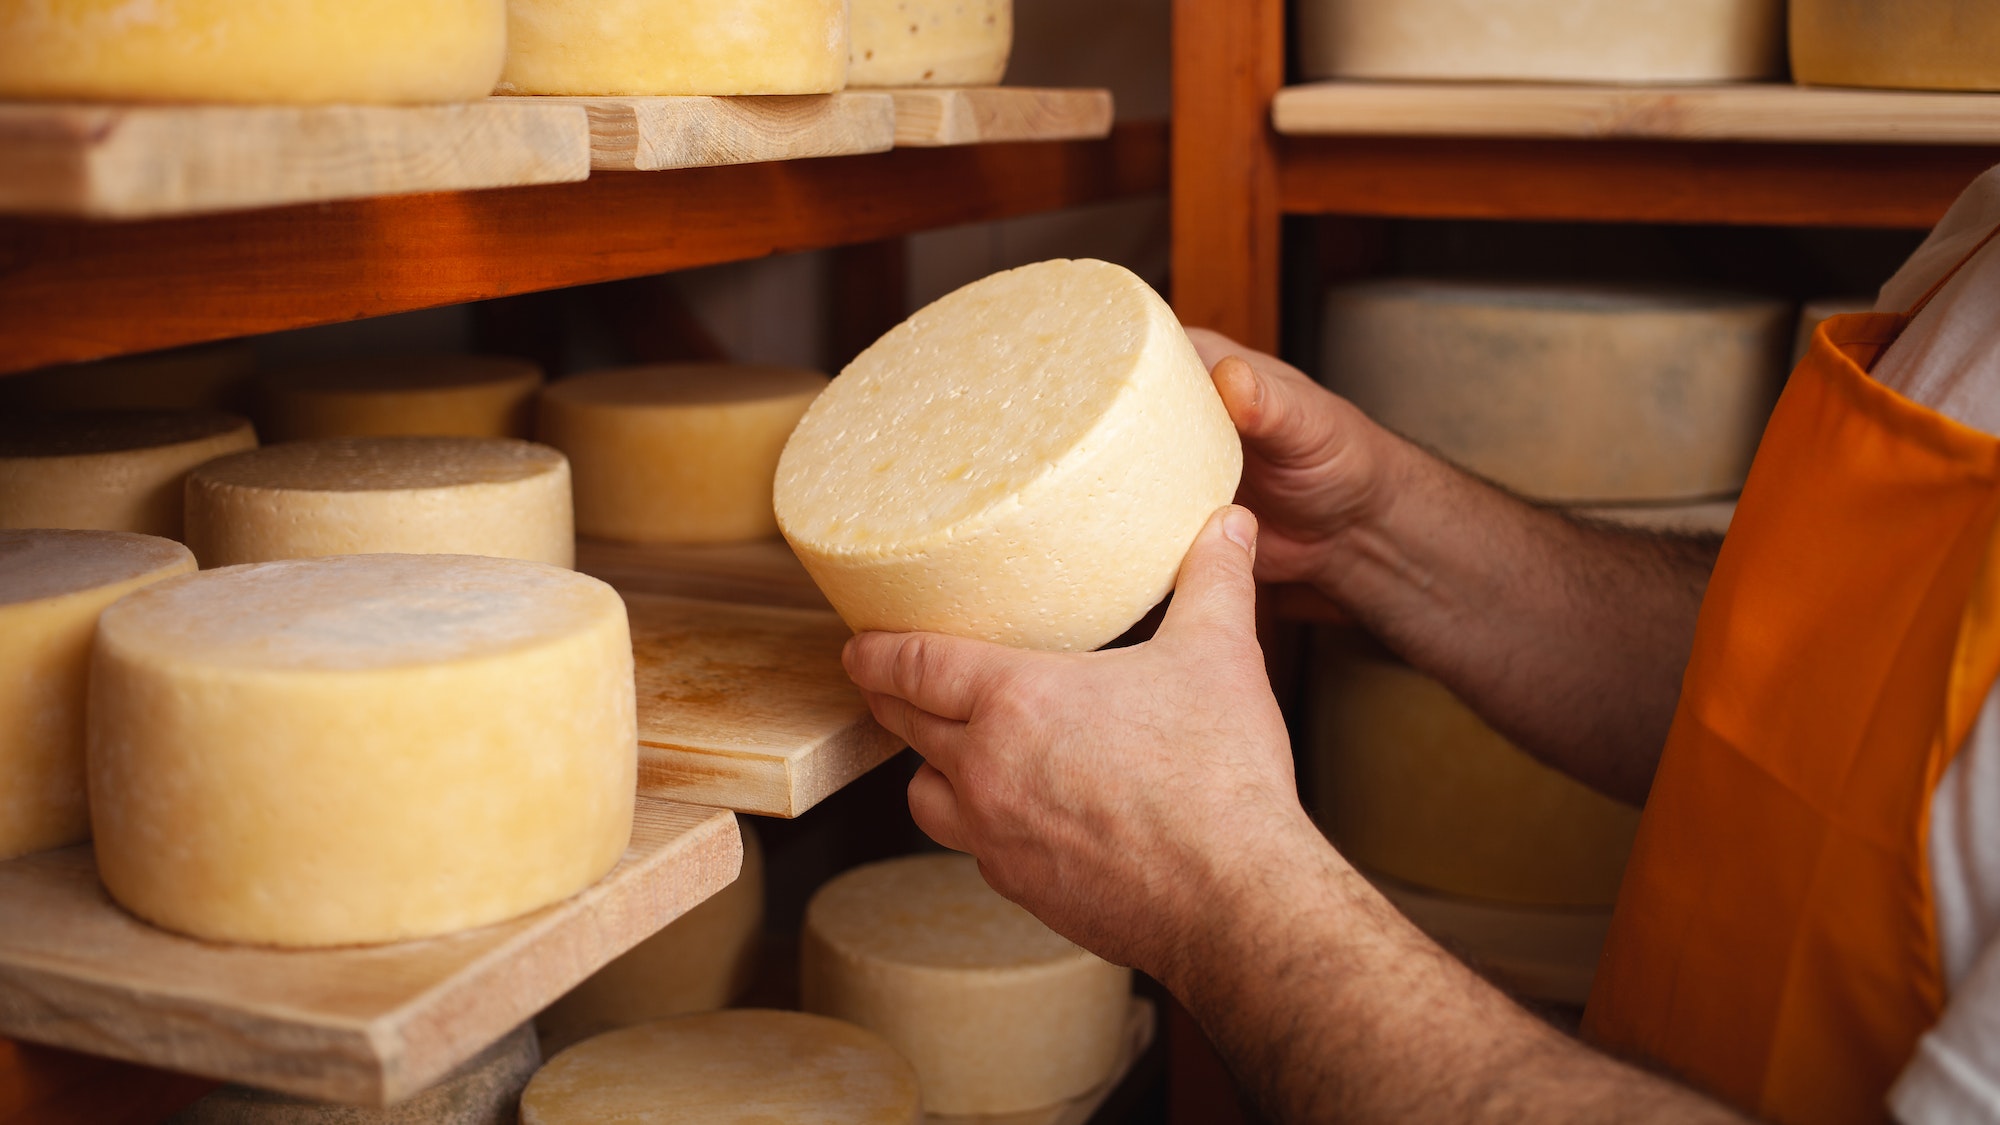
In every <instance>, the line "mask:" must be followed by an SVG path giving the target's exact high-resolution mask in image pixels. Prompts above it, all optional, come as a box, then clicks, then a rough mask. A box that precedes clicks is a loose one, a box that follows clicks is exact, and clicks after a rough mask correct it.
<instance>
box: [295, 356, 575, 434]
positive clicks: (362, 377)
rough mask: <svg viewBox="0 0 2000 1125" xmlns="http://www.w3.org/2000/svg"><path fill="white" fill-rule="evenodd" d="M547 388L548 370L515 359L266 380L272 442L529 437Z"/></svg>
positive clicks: (396, 361) (404, 363) (341, 367)
mask: <svg viewBox="0 0 2000 1125" xmlns="http://www.w3.org/2000/svg"><path fill="white" fill-rule="evenodd" d="M541 385H542V370H541V368H539V367H537V366H535V365H534V364H532V363H530V362H528V361H527V360H525V359H513V358H510V357H507V356H477V355H393V356H365V357H354V358H349V359H339V360H324V361H321V362H318V363H312V364H307V365H304V366H300V367H294V368H291V369H289V370H286V371H281V372H278V373H276V374H274V375H272V376H271V377H270V378H268V379H267V380H265V384H264V401H265V415H264V421H265V425H264V426H263V429H264V430H265V432H266V436H267V437H268V439H269V440H271V441H309V440H313V439H316V438H337V437H395V436H413V437H446V436H450V437H493V438H507V437H511V438H524V437H527V436H528V433H529V431H530V429H531V421H532V418H533V414H534V401H535V391H536V390H537V389H538V388H539V387H540V386H541Z"/></svg>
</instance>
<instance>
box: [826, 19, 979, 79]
mask: <svg viewBox="0 0 2000 1125" xmlns="http://www.w3.org/2000/svg"><path fill="white" fill-rule="evenodd" d="M851 11H852V20H853V23H852V30H851V32H850V37H851V43H850V45H849V51H850V58H849V61H848V65H847V84H848V85H849V86H856V87H867V86H997V85H999V83H1000V78H1001V76H1002V75H1004V74H1006V73H1007V56H1008V54H1009V53H1010V52H1011V51H1012V50H1013V47H1014V0H853V5H852V9H851Z"/></svg>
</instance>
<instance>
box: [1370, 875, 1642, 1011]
mask: <svg viewBox="0 0 2000 1125" xmlns="http://www.w3.org/2000/svg"><path fill="white" fill-rule="evenodd" d="M1372 881H1373V882H1374V884H1375V889H1376V890H1378V891H1381V892H1382V897H1384V898H1386V899H1388V900H1389V901H1390V902H1391V903H1393V904H1394V905H1395V907H1396V909H1397V910H1400V911H1402V913H1403V916H1404V917H1406V918H1408V919H1409V920H1410V921H1411V922H1412V923H1414V924H1415V925H1416V927H1417V928H1418V929H1420V930H1422V931H1423V932H1424V933H1426V934H1429V935H1430V936H1431V938H1432V940H1434V941H1436V942H1437V943H1438V944H1440V945H1442V946H1444V947H1445V948H1447V949H1449V950H1451V951H1452V952H1453V953H1456V954H1458V955H1459V956H1460V957H1463V958H1465V960H1466V961H1467V962H1468V963H1469V964H1471V965H1472V967H1473V968H1475V969H1477V970H1479V972H1480V973H1481V974H1482V975H1484V976H1485V977H1487V979H1489V980H1491V981H1492V982H1493V983H1494V984H1497V985H1499V986H1500V987H1501V988H1503V989H1505V990H1507V991H1508V992H1510V993H1512V994H1513V995H1515V996H1521V997H1526V998H1527V999H1530V1000H1540V1001H1542V1002H1544V1003H1549V1004H1567V1005H1571V1006H1575V1007H1582V1006H1583V1004H1584V1002H1585V1001H1587V1000H1589V999H1590V985H1591V981H1592V980H1593V979H1595V978H1596V976H1597V961H1598V958H1599V956H1600V955H1601V954H1602V953H1603V952H1604V939H1605V937H1606V936H1607V935H1609V934H1610V932H1611V908H1610V907H1602V906H1597V907H1579V908H1563V907H1550V906H1542V907H1536V906H1513V905H1509V904H1506V903H1494V902H1481V901H1478V900H1476V899H1466V898H1456V897H1454V896H1451V895H1444V894H1438V893H1437V892H1435V891H1426V890H1423V889H1422V888H1419V887H1412V886H1410V885H1409V884H1407V883H1399V882H1397V881H1396V880H1394V879H1385V878H1381V877H1379V876H1378V877H1374V878H1373V880H1372Z"/></svg>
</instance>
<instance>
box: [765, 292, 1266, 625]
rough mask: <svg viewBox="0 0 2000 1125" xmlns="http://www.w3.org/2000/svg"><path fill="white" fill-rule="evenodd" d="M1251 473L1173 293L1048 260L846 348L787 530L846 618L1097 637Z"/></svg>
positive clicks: (800, 455)
mask: <svg viewBox="0 0 2000 1125" xmlns="http://www.w3.org/2000/svg"><path fill="white" fill-rule="evenodd" d="M1242 469H1243V450H1242V446H1241V444H1240V443H1239V441H1238V440H1237V436H1236V428H1235V425H1234V424H1233V423H1232V422H1231V421H1230V419H1229V414H1228V412H1227V411H1226V410H1225V409H1224V408H1223V405H1222V399H1221V397H1220V396H1218V395H1217V394H1216V392H1215V385H1214V384H1213V383H1212V382H1210V381H1209V377H1208V370H1207V368H1206V367H1204V366H1203V364H1202V362H1201V359H1200V357H1199V356H1197V355H1196V354H1195V351H1194V346H1193V345H1192V344H1190V343H1189V342H1188V338H1187V334H1186V333H1185V332H1183V331H1182V330H1181V326H1180V322H1179V321H1178V320H1176V319H1175V318H1174V314H1173V310H1172V309H1170V308H1168V307H1167V304H1166V302H1165V301H1162V300H1161V299H1160V298H1159V295H1158V294H1156V293H1154V292H1153V290H1152V289H1151V288H1150V287H1148V286H1147V285H1146V283H1145V282H1144V281H1141V280H1140V279H1139V278H1138V277H1137V276H1135V275H1134V274H1132V273H1131V271H1129V270H1126V269H1124V268H1122V267H1119V266H1115V265H1111V264H1109V263H1107V262H1097V261H1087V260H1082V261H1064V260H1058V261H1050V262H1041V263H1038V264H1035V265H1030V266H1022V267H1020V268H1019V269H1012V270H1007V271H1005V272H1003V273H997V274H994V275H993V276H991V277H988V278H986V279H984V280H982V281H976V282H974V283H972V284H971V285H968V286H966V287H964V288H962V289H960V290H958V291H956V292H954V293H951V294H948V295H946V296H945V297H943V298H941V299H939V300H938V301H936V302H934V303H932V304H931V305H929V306H928V307H926V308H924V309H922V310H920V311H919V312H918V313H917V314H916V315H914V316H912V317H911V318H910V319H908V320H906V321H904V322H903V323H902V324H900V325H898V326H897V327H896V328H894V329H892V330H890V331H889V333H888V334H887V335H885V336H883V337H882V338H881V339H880V340H877V341H876V342H875V343H874V344H872V345H870V346H869V348H868V350H866V351H864V352H862V353H861V355H860V356H859V357H857V358H856V359H855V360H854V362H853V363H851V364H849V365H848V367H847V369H846V370H845V371H843V372H842V373H841V375H840V378H838V379H835V380H834V381H833V385H832V386H831V387H829V388H828V389H827V391H826V393H825V394H823V395H821V396H820V397H819V400H818V401H816V402H814V403H813V406H812V409H810V410H808V411H806V416H805V418H804V420H803V421H801V422H800V423H799V427H798V429H797V430H794V431H793V433H792V438H791V440H790V441H789V442H788V443H786V445H785V454H784V457H783V458H782V459H780V461H779V463H778V483H777V492H776V502H777V513H778V525H779V527H780V529H781V530H782V531H783V532H784V534H785V538H786V539H787V540H789V541H790V542H791V545H792V550H793V551H794V552H796V553H797V554H798V556H799V560H800V561H801V562H802V563H804V564H805V567H806V570H807V571H808V572H810V573H811V574H812V576H813V580H814V581H815V582H817V583H818V584H819V588H820V590H821V591H822V592H823V593H825V594H826V596H827V600H828V601H830V602H832V603H833V607H834V609H836V610H838V611H839V612H840V615H841V617H842V618H844V619H845V620H846V622H847V624H848V625H849V626H851V627H853V628H854V629H856V630H864V629H888V630H897V631H905V630H913V629H922V630H935V631H940V632H947V633H957V634H961V635H964V636H970V637H978V638H982V639H985V640H990V641H998V642H1000V643H1002V644H1011V645H1019V646H1023V647H1028V648H1041V649H1069V650H1074V649H1090V648H1096V647H1097V646H1099V645H1102V644H1104V643H1106V642H1107V641H1111V640H1113V639H1115V638H1116V637H1117V636H1118V635H1119V634H1121V633H1123V632H1124V631H1125V630H1126V629H1128V628H1130V627H1131V626H1132V624H1133V623H1134V622H1136V621H1138V620H1139V619H1140V618H1141V617H1143V616H1145V614H1146V612H1147V611H1148V610H1150V609H1151V608H1152V607H1153V606H1154V605H1156V604H1158V603H1159V601H1160V599H1161V598H1164V597H1165V596H1166V595H1167V592H1168V591H1169V590H1171V589H1172V588H1173V585H1174V579H1175V577H1176V575H1177V574H1178V572H1179V570H1180V565H1181V560H1182V559H1183V558H1184V557H1186V554H1187V549H1188V546H1189V545H1190V544H1191V543H1193V541H1194V538H1195V536H1196V535H1197V534H1199V533H1200V531H1201V528H1202V527H1203V526H1204V525H1205V524H1206V523H1207V521H1208V519H1209V517H1210V516H1212V515H1213V514H1214V513H1215V511H1216V509H1217V508H1220V507H1221V506H1223V505H1225V504H1227V503H1229V501H1230V498H1231V497H1232V496H1234V495H1235V492H1236V484H1237V479H1238V478H1239V477H1240V476H1241V475H1242Z"/></svg>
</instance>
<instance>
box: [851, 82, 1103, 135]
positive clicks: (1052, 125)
mask: <svg viewBox="0 0 2000 1125" xmlns="http://www.w3.org/2000/svg"><path fill="white" fill-rule="evenodd" d="M889 93H890V94H891V95H892V96H893V97H894V98H895V102H896V145H897V146H898V147H899V148H938V147H943V146H947V145H973V144H995V143H998V142H1002V141H1069V140H1084V139H1091V138H1097V137H1105V136H1109V135H1110V133H1111V119H1112V116H1113V110H1112V105H1111V91H1109V90H1062V89H1045V88H1039V87H1031V86H960V87H922V88H912V89H904V90H891V91H889Z"/></svg>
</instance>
